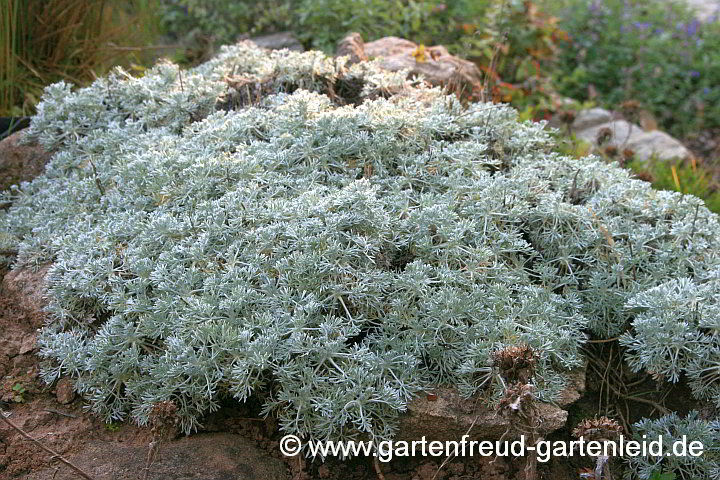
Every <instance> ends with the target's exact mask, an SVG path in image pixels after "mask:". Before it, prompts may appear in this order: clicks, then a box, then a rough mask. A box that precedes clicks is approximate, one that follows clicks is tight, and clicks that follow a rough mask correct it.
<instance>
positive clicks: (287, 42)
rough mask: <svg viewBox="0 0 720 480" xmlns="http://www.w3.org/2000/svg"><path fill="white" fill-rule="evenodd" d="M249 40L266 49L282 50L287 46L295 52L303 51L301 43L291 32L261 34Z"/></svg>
mask: <svg viewBox="0 0 720 480" xmlns="http://www.w3.org/2000/svg"><path fill="white" fill-rule="evenodd" d="M250 41H252V42H254V43H255V45H257V46H258V47H262V48H267V49H268V50H282V49H284V48H287V49H288V50H294V51H296V52H304V51H305V49H304V48H303V46H302V44H301V43H300V42H299V41H298V39H297V38H296V37H295V35H294V34H293V33H292V32H280V33H273V34H270V35H262V36H260V37H255V38H251V39H250Z"/></svg>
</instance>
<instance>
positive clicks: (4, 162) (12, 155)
mask: <svg viewBox="0 0 720 480" xmlns="http://www.w3.org/2000/svg"><path fill="white" fill-rule="evenodd" d="M26 134H27V132H26V131H25V130H21V131H19V132H16V133H13V134H12V135H10V136H8V137H7V138H5V139H4V140H3V141H1V142H0V191H2V190H6V189H8V188H9V187H10V185H14V184H17V183H20V182H24V181H29V180H32V179H33V178H35V177H37V176H38V175H40V174H41V173H43V172H44V171H45V164H46V163H47V162H48V160H50V157H51V154H50V153H48V152H46V151H45V149H43V148H42V147H41V146H39V145H37V144H29V145H25V144H23V143H22V140H23V138H24V137H25V135H26Z"/></svg>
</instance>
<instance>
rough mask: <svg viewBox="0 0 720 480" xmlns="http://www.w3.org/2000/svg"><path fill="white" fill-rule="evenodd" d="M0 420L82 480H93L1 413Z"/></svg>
mask: <svg viewBox="0 0 720 480" xmlns="http://www.w3.org/2000/svg"><path fill="white" fill-rule="evenodd" d="M0 419H2V421H3V422H5V423H7V424H8V425H10V427H11V428H12V429H13V430H15V431H16V432H18V433H19V434H20V435H22V436H23V437H25V438H26V439H27V440H30V441H31V442H33V443H35V444H36V445H37V446H38V447H40V448H42V449H43V450H45V451H46V452H47V453H49V454H50V455H52V458H56V459H58V460H60V461H61V462H62V463H64V464H65V465H67V466H68V467H70V468H72V469H73V470H75V472H76V473H77V474H78V475H80V476H81V477H82V478H84V479H86V480H95V479H94V478H93V477H91V476H90V475H88V474H87V473H85V472H83V471H82V470H81V469H80V467H78V466H76V465H74V464H72V463H71V462H70V460H68V459H66V458H65V457H63V456H62V455H60V454H59V453H57V452H56V451H55V450H52V449H51V448H49V447H46V446H45V445H43V444H42V443H40V441H39V440H37V439H36V438H33V437H32V436H30V434H29V433H27V432H25V431H24V430H23V429H22V428H20V427H18V426H17V425H15V424H14V423H13V422H11V421H10V419H9V418H7V417H6V416H5V414H4V413H2V412H0Z"/></svg>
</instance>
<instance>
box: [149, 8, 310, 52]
mask: <svg viewBox="0 0 720 480" xmlns="http://www.w3.org/2000/svg"><path fill="white" fill-rule="evenodd" d="M294 3H296V2H292V1H290V0H259V1H244V0H240V1H236V0H164V1H161V2H160V3H159V14H160V18H161V24H162V26H163V30H164V31H165V32H166V33H167V34H168V35H170V36H171V37H173V38H175V39H177V40H181V39H183V38H184V37H186V36H187V35H188V34H192V33H194V32H196V33H200V34H204V35H206V36H208V37H211V38H212V42H213V43H215V44H218V45H219V44H232V43H235V42H236V41H237V40H238V37H240V36H242V35H257V34H260V33H267V32H272V31H277V30H287V29H288V28H290V26H291V25H292V13H291V12H292V10H293V4H294Z"/></svg>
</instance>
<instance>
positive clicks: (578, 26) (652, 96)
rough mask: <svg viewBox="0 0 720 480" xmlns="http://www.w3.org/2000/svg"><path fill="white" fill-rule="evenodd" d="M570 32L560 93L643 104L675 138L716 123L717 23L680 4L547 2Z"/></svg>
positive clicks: (719, 93) (719, 117)
mask: <svg viewBox="0 0 720 480" xmlns="http://www.w3.org/2000/svg"><path fill="white" fill-rule="evenodd" d="M545 5H547V6H548V7H549V8H550V9H551V11H553V12H554V13H555V14H556V15H557V16H559V17H561V18H562V21H561V22H560V26H561V27H562V28H563V29H564V30H567V32H568V33H569V36H570V37H569V40H568V42H566V43H565V44H564V46H563V48H562V53H561V55H560V62H559V64H558V67H557V73H556V75H555V80H556V86H557V89H558V90H559V91H560V92H561V93H563V94H565V95H568V96H570V97H573V98H576V99H586V98H588V97H589V95H591V92H589V90H588V86H589V85H592V87H593V88H594V92H596V94H597V96H598V97H597V99H596V100H597V101H598V102H600V103H603V104H607V105H611V106H612V105H617V104H619V103H621V102H622V101H624V100H628V99H634V100H638V101H640V102H641V103H642V104H643V105H644V107H645V108H647V109H648V110H650V112H651V113H652V114H653V115H654V116H655V117H656V118H657V119H658V121H659V123H660V125H661V126H662V127H663V128H664V129H665V130H668V131H670V132H671V133H672V134H674V135H675V136H679V137H683V136H684V135H685V134H687V133H688V132H691V131H697V130H700V129H703V128H717V127H719V126H720V87H718V85H717V79H718V78H720V53H719V52H720V23H719V22H717V21H716V19H712V18H711V19H710V21H708V22H706V23H702V22H700V21H698V20H696V19H693V18H692V14H691V12H690V11H689V9H688V7H687V6H684V5H683V2H664V1H659V0H650V1H647V0H643V1H637V0H605V1H598V0H593V1H587V0H549V1H546V2H545Z"/></svg>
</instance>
